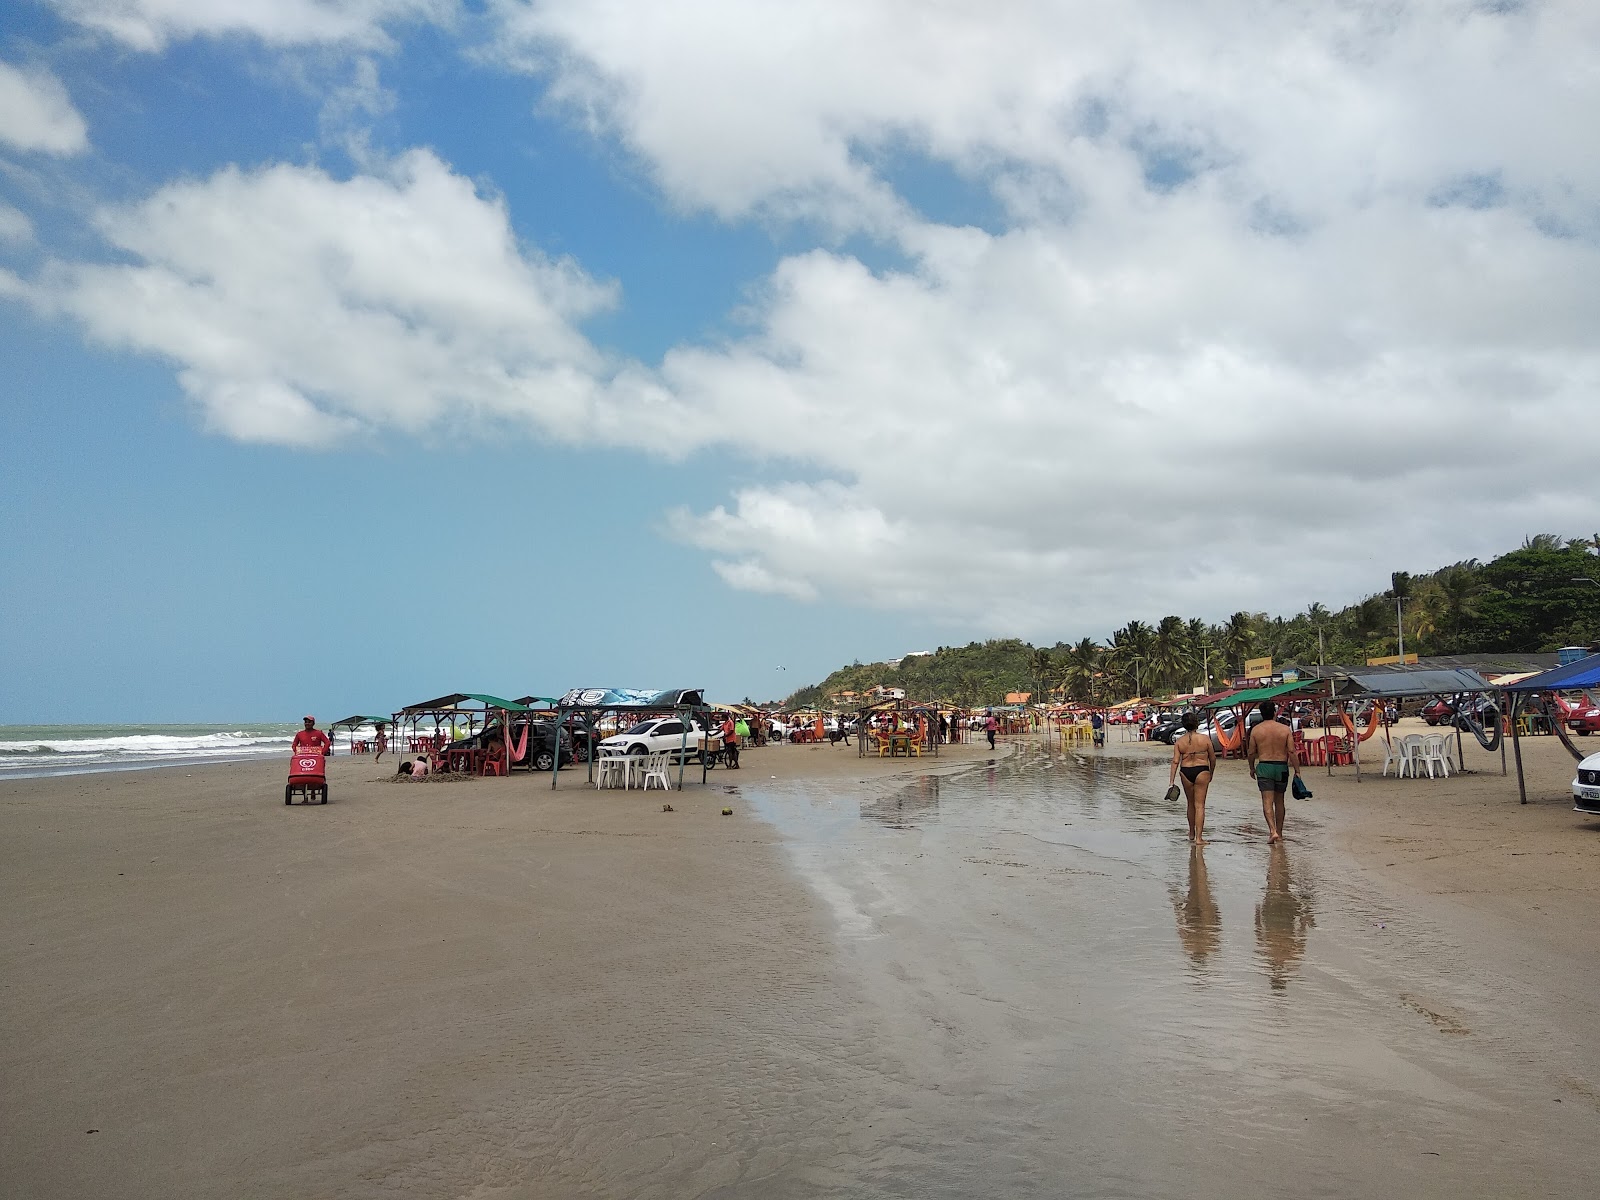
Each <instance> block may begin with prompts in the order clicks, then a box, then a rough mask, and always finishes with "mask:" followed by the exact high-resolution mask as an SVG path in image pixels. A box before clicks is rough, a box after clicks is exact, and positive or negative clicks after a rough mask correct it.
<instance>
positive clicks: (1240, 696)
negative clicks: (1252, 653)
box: [1202, 679, 1322, 708]
mask: <svg viewBox="0 0 1600 1200" xmlns="http://www.w3.org/2000/svg"><path fill="white" fill-rule="evenodd" d="M1321 685H1322V681H1321V680H1320V679H1302V680H1300V681H1299V682H1298V683H1279V684H1274V685H1273V686H1272V687H1258V688H1246V689H1245V690H1244V691H1242V692H1233V693H1230V694H1226V695H1224V697H1223V698H1222V699H1221V700H1213V701H1212V702H1211V703H1210V704H1208V705H1206V707H1207V708H1233V707H1235V706H1236V705H1240V704H1260V703H1261V701H1263V700H1271V699H1273V698H1275V697H1277V696H1287V695H1288V694H1289V693H1290V692H1303V691H1305V690H1306V689H1307V688H1315V687H1320V686H1321ZM1202 699H1203V697H1202Z"/></svg>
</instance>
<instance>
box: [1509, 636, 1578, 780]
mask: <svg viewBox="0 0 1600 1200" xmlns="http://www.w3.org/2000/svg"><path fill="white" fill-rule="evenodd" d="M1592 687H1600V654H1591V655H1589V657H1588V658H1580V659H1579V660H1578V661H1577V662H1572V663H1567V664H1566V665H1565V666H1559V667H1556V668H1555V669H1554V670H1551V671H1543V672H1540V673H1539V674H1538V675H1530V676H1529V677H1528V678H1527V679H1523V680H1521V681H1519V682H1517V683H1511V684H1507V685H1505V686H1504V687H1502V688H1501V689H1500V690H1501V691H1503V692H1506V693H1507V694H1508V695H1509V697H1510V699H1511V745H1512V748H1513V749H1515V751H1516V755H1517V796H1518V798H1519V799H1520V800H1521V801H1522V803H1524V804H1526V803H1527V802H1528V784H1527V781H1526V780H1525V779H1524V778H1523V774H1522V739H1521V737H1520V736H1519V735H1518V732H1517V709H1518V708H1520V707H1521V706H1522V704H1523V702H1524V701H1525V700H1526V699H1527V697H1528V696H1530V695H1533V694H1535V693H1538V692H1567V691H1579V690H1582V689H1586V688H1592ZM1550 728H1551V730H1552V731H1553V732H1554V733H1555V735H1556V736H1557V737H1559V738H1560V739H1561V744H1562V745H1563V746H1565V747H1566V748H1567V753H1568V754H1570V755H1572V757H1573V758H1575V759H1577V760H1578V761H1579V762H1582V761H1583V758H1584V754H1583V751H1582V750H1579V749H1578V748H1577V747H1576V746H1574V745H1573V744H1572V739H1571V738H1569V737H1568V736H1567V731H1566V730H1565V729H1563V728H1561V721H1560V719H1559V718H1556V717H1552V718H1551V721H1550Z"/></svg>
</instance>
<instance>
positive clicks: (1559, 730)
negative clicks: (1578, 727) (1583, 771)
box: [1511, 693, 1587, 762]
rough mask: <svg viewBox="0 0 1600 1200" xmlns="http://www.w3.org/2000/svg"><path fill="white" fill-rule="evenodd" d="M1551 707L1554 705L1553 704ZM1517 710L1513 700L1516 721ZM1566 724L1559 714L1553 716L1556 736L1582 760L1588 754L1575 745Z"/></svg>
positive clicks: (1574, 755)
mask: <svg viewBox="0 0 1600 1200" xmlns="http://www.w3.org/2000/svg"><path fill="white" fill-rule="evenodd" d="M1551 694H1552V695H1554V693H1551ZM1550 707H1554V705H1551V706H1550ZM1516 712H1517V702H1516V701H1512V704H1511V719H1512V720H1513V721H1515V720H1516V719H1517V717H1516ZM1565 725H1566V722H1565V721H1563V720H1562V719H1561V718H1560V717H1559V716H1557V717H1553V718H1551V721H1550V728H1551V729H1553V730H1555V732H1556V736H1557V737H1558V738H1560V739H1561V744H1562V745H1563V746H1565V747H1566V748H1567V753H1568V754H1570V755H1572V757H1573V758H1575V759H1577V760H1578V761H1579V762H1582V761H1583V760H1584V759H1585V758H1586V757H1587V755H1585V754H1584V752H1583V751H1582V750H1579V749H1578V748H1577V747H1576V746H1574V745H1573V744H1572V738H1571V737H1570V736H1568V734H1567V731H1566V729H1565V728H1564V726H1565Z"/></svg>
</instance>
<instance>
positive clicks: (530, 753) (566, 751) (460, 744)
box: [448, 721, 589, 771]
mask: <svg viewBox="0 0 1600 1200" xmlns="http://www.w3.org/2000/svg"><path fill="white" fill-rule="evenodd" d="M528 725H529V722H527V721H516V722H514V723H513V724H512V726H511V749H512V753H513V754H514V755H515V754H516V749H517V747H518V746H522V740H523V739H522V731H523V729H524V728H526V727H528ZM557 728H558V726H557V725H556V723H555V722H554V721H534V722H532V727H531V729H529V732H528V739H527V745H526V746H523V749H522V753H521V755H518V756H516V757H514V758H513V759H512V760H511V766H512V768H513V769H514V768H517V767H522V768H525V769H527V770H533V771H548V770H549V769H550V768H551V767H552V766H554V765H555V763H554V755H555V754H556V746H557V744H558V743H559V745H560V747H561V750H560V753H561V765H562V766H566V765H567V764H568V763H570V762H572V761H574V760H575V759H576V761H578V762H587V761H588V757H589V748H588V734H586V733H584V732H583V731H582V730H580V731H579V733H578V738H579V741H580V742H581V744H582V750H581V753H580V752H579V751H577V750H576V749H575V747H574V742H573V736H572V732H571V731H570V730H568V729H566V728H561V729H560V737H559V738H558V737H557V736H556V731H557ZM500 738H501V733H500V726H499V725H491V726H489V728H488V729H485V730H483V731H482V732H480V733H477V734H474V735H473V736H472V737H468V738H461V739H460V740H458V741H454V742H451V743H450V745H449V747H448V749H450V750H481V749H483V748H484V747H485V746H487V745H489V744H490V743H492V742H498V741H500Z"/></svg>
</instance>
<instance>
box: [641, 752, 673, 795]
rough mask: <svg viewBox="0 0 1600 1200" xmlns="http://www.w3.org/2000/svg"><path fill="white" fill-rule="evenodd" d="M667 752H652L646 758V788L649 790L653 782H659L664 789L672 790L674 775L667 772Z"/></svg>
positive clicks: (668, 756)
mask: <svg viewBox="0 0 1600 1200" xmlns="http://www.w3.org/2000/svg"><path fill="white" fill-rule="evenodd" d="M670 757H671V756H670V755H667V754H652V755H650V756H649V757H648V758H646V759H645V764H644V790H645V791H647V792H648V791H649V790H650V785H651V784H652V783H659V784H660V785H661V787H662V789H663V790H664V791H668V792H670V791H671V790H672V777H671V776H670V775H668V774H667V760H668V759H669V758H670Z"/></svg>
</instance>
